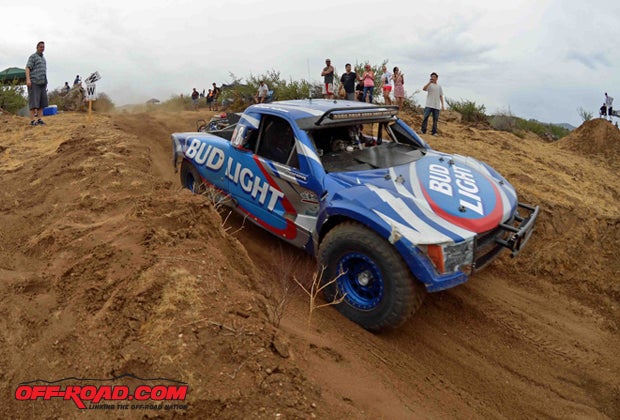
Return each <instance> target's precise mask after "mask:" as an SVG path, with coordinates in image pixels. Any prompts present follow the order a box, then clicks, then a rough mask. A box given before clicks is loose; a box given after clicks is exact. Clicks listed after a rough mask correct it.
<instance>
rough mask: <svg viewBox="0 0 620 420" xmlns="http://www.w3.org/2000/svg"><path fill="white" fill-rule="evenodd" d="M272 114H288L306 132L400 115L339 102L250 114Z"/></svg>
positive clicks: (306, 102) (282, 104)
mask: <svg viewBox="0 0 620 420" xmlns="http://www.w3.org/2000/svg"><path fill="white" fill-rule="evenodd" d="M257 109H261V110H272V111H275V112H281V113H285V114H287V115H288V116H289V117H290V118H292V119H294V120H296V122H297V124H298V125H299V127H300V128H302V129H312V128H319V127H320V126H327V125H330V126H331V125H333V124H342V123H343V122H346V123H352V122H360V123H362V122H370V121H373V122H374V121H388V120H391V119H392V118H393V117H394V116H396V115H397V114H398V107H396V106H381V105H375V104H369V103H365V102H356V101H345V100H339V99H295V100H290V101H278V102H272V103H269V104H257V105H252V106H251V107H250V108H248V110H247V111H252V110H257Z"/></svg>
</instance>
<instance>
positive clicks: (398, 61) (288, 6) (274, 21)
mask: <svg viewBox="0 0 620 420" xmlns="http://www.w3.org/2000/svg"><path fill="white" fill-rule="evenodd" d="M7 3H8V5H7ZM89 3H90V2H85V1H73V0H54V1H52V0H48V1H39V0H31V1H28V2H10V3H9V2H8V1H5V0H1V3H0V15H1V22H2V24H1V25H0V70H3V69H5V68H7V67H22V68H23V67H24V66H25V64H26V61H27V58H28V56H29V55H30V54H32V53H33V52H34V51H35V48H36V44H37V42H38V41H40V40H42V41H45V43H46V49H45V57H46V59H47V66H48V79H49V83H50V88H51V89H54V88H57V87H60V86H62V85H63V84H64V82H65V81H67V82H69V84H72V81H73V78H74V77H75V75H76V74H80V75H81V76H82V77H85V76H88V75H89V74H90V73H92V72H94V71H95V70H97V71H99V73H100V74H101V76H102V79H101V80H100V81H99V82H97V91H98V92H105V93H106V94H107V95H109V96H110V97H111V99H112V101H113V102H114V103H115V104H116V105H117V106H120V105H124V104H129V103H142V102H144V101H146V100H147V99H149V98H152V97H156V98H159V99H161V100H166V99H169V98H170V97H171V96H173V95H178V94H180V93H184V94H189V93H190V92H191V90H192V88H194V87H195V88H197V89H198V90H202V89H203V88H205V89H208V88H209V86H210V85H211V83H213V82H216V83H217V84H218V85H221V84H222V83H229V82H231V81H232V78H231V76H230V74H231V73H232V74H234V75H235V76H236V77H237V78H245V77H247V76H249V75H254V76H258V75H261V74H264V73H266V72H267V71H269V70H275V71H279V72H280V75H281V77H282V78H283V79H286V80H289V79H290V78H293V79H306V80H309V81H317V82H318V81H320V80H321V78H320V72H321V69H322V67H323V66H324V60H325V58H327V57H329V58H331V60H332V64H333V65H334V66H335V67H336V70H337V72H338V73H342V72H343V71H344V64H345V63H346V62H350V63H352V64H355V63H356V62H358V63H363V62H367V61H368V62H370V63H372V64H377V65H378V64H380V63H381V62H382V61H383V60H388V67H389V68H390V69H391V68H392V67H394V66H398V67H399V68H400V69H401V71H402V72H403V73H404V74H405V88H406V91H407V94H408V95H411V94H413V93H415V92H416V91H419V90H420V89H421V87H422V86H423V85H424V84H425V83H426V81H427V79H428V75H429V74H430V73H431V72H433V71H435V72H437V73H439V83H440V85H442V87H443V89H444V95H445V96H446V97H447V98H449V99H455V100H459V99H467V100H471V101H474V102H476V103H477V104H484V105H485V106H486V110H487V113H489V114H490V113H495V112H498V111H500V112H501V111H503V112H506V111H510V112H512V114H513V115H517V116H520V117H524V118H536V119H538V120H541V121H545V122H556V123H561V122H568V123H571V124H573V125H575V126H578V125H580V124H581V122H582V121H581V118H580V117H579V114H578V112H577V108H579V107H583V108H584V109H586V110H588V111H590V112H592V113H593V114H595V115H598V109H599V107H600V106H601V105H602V103H603V99H604V93H605V92H608V93H609V95H610V96H612V97H616V98H617V99H616V102H615V104H614V105H616V106H617V107H618V108H620V38H618V34H619V33H620V31H619V30H618V26H619V25H620V1H609V2H607V1H605V2H596V3H594V2H585V1H583V0H579V1H578V0H564V1H559V0H512V1H510V2H507V1H506V2H504V1H498V0H493V1H487V0H478V1H467V0H460V1H459V0H455V1H452V0H435V1H429V2H413V1H410V0H392V1H385V2H381V1H376V0H374V1H367V0H355V1H350V0H332V1H324V2H320V1H310V2H306V1H288V0H287V1H285V0H264V1H254V0H223V1H219V2H207V1H189V0H175V1H164V0H151V1H149V2H132V1H128V0H125V1H119V0H105V1H102V2H98V3H94V4H89ZM414 98H415V100H416V101H417V102H418V103H422V104H423V103H424V101H425V94H424V93H417V94H416V95H415V96H414Z"/></svg>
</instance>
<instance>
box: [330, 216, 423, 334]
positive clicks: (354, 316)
mask: <svg viewBox="0 0 620 420" xmlns="http://www.w3.org/2000/svg"><path fill="white" fill-rule="evenodd" d="M318 263H319V271H320V272H321V273H322V274H321V283H322V285H323V286H324V289H323V290H324V295H325V299H326V300H327V301H328V302H336V303H335V306H336V309H338V311H340V312H341V313H342V314H343V315H345V316H346V317H347V318H349V319H351V320H352V321H354V322H356V323H358V324H359V325H361V326H362V327H364V328H366V329H368V330H370V331H374V332H379V331H381V330H385V329H391V328H396V327H398V326H400V325H401V324H403V323H404V322H405V321H406V320H407V319H409V318H410V317H411V315H413V313H414V312H415V311H416V310H417V309H418V308H419V307H420V306H421V305H422V302H423V300H424V296H425V295H426V288H425V287H424V285H423V284H422V283H421V282H419V281H418V280H417V279H416V278H415V277H414V276H413V275H412V273H411V272H410V271H409V267H408V266H407V264H405V261H403V259H402V258H401V256H400V254H399V253H398V251H397V250H396V248H394V247H393V246H392V245H391V244H390V243H389V242H388V241H387V240H385V239H384V238H382V237H381V236H380V235H379V234H377V233H376V232H374V231H372V230H371V229H369V228H367V227H365V226H363V225H361V224H359V223H356V222H344V223H341V224H339V225H337V226H336V227H334V228H332V229H331V230H330V231H329V232H327V234H326V235H325V237H324V238H323V240H322V241H321V244H320V245H319V252H318Z"/></svg>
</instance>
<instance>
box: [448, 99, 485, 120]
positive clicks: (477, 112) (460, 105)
mask: <svg viewBox="0 0 620 420" xmlns="http://www.w3.org/2000/svg"><path fill="white" fill-rule="evenodd" d="M446 102H447V103H448V109H450V110H452V111H456V112H458V113H459V114H461V116H462V121H463V122H481V121H486V120H487V116H486V115H485V113H484V112H485V110H486V108H485V106H484V105H477V104H476V103H475V102H473V101H469V100H464V99H461V100H459V101H456V100H453V99H446Z"/></svg>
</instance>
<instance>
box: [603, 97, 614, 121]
mask: <svg viewBox="0 0 620 420" xmlns="http://www.w3.org/2000/svg"><path fill="white" fill-rule="evenodd" d="M613 103H614V98H612V97H611V96H609V95H607V92H605V106H606V107H607V116H608V117H609V121H611V116H612V115H613V107H612V105H613Z"/></svg>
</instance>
